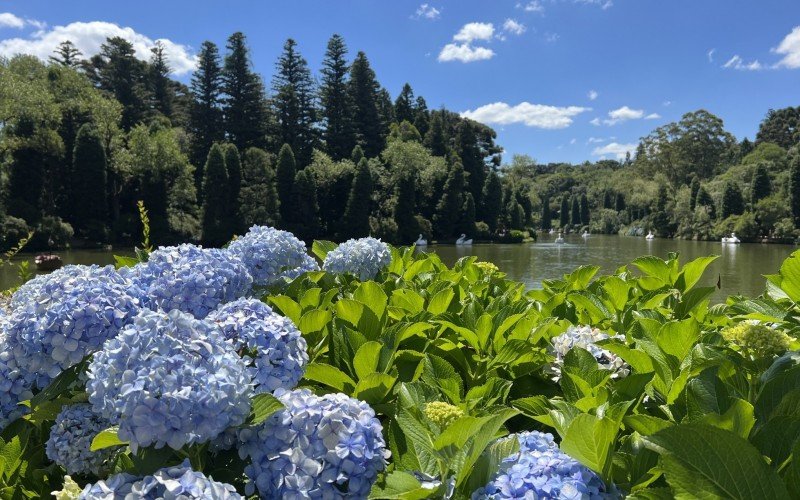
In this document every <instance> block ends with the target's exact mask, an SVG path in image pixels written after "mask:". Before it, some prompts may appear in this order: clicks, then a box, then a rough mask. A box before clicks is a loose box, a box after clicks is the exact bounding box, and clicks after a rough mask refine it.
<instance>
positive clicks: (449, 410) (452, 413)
mask: <svg viewBox="0 0 800 500" xmlns="http://www.w3.org/2000/svg"><path fill="white" fill-rule="evenodd" d="M425 416H426V417H428V418H429V419H430V421H431V422H433V423H434V424H436V425H437V426H439V428H440V429H444V428H446V427H447V426H448V425H450V424H452V423H453V422H455V421H456V420H458V419H459V418H461V417H463V416H464V411H463V410H462V409H461V408H459V407H457V406H453V405H451V404H449V403H445V402H442V401H434V402H432V403H428V404H426V405H425Z"/></svg>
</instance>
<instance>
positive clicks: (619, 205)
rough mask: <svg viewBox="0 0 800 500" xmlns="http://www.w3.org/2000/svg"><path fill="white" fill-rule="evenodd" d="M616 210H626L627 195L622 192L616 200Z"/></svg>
mask: <svg viewBox="0 0 800 500" xmlns="http://www.w3.org/2000/svg"><path fill="white" fill-rule="evenodd" d="M614 210H616V211H617V212H622V211H623V210H625V195H623V194H622V193H617V198H616V200H614Z"/></svg>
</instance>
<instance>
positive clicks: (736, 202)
mask: <svg viewBox="0 0 800 500" xmlns="http://www.w3.org/2000/svg"><path fill="white" fill-rule="evenodd" d="M720 212H721V215H722V218H723V219H727V218H728V217H730V216H731V215H741V214H743V213H744V198H743V197H742V191H741V190H740V189H739V186H738V185H737V184H735V183H733V182H727V183H726V184H725V188H724V190H723V191H722V204H721V205H720Z"/></svg>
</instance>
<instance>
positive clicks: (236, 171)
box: [224, 143, 245, 233]
mask: <svg viewBox="0 0 800 500" xmlns="http://www.w3.org/2000/svg"><path fill="white" fill-rule="evenodd" d="M224 154H225V169H226V170H227V171H228V186H227V191H228V203H227V204H226V207H227V210H228V217H229V224H230V226H231V227H230V229H231V231H233V232H235V233H238V232H240V231H242V230H244V229H245V227H244V226H243V222H242V221H241V220H240V219H239V192H240V191H241V189H242V159H241V157H240V156H239V150H238V149H236V146H234V145H233V144H230V143H229V144H225V146H224Z"/></svg>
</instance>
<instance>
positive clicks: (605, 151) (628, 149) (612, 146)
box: [592, 142, 636, 160]
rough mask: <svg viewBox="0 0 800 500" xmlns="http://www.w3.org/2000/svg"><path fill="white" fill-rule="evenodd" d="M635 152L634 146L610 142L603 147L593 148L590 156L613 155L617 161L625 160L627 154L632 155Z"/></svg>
mask: <svg viewBox="0 0 800 500" xmlns="http://www.w3.org/2000/svg"><path fill="white" fill-rule="evenodd" d="M635 150H636V144H620V143H618V142H611V143H609V144H606V145H605V146H600V147H596V148H594V150H593V151H592V154H593V155H594V156H605V155H614V156H616V157H617V159H618V160H621V159H623V158H625V155H626V154H627V153H633V152H634V151H635Z"/></svg>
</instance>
